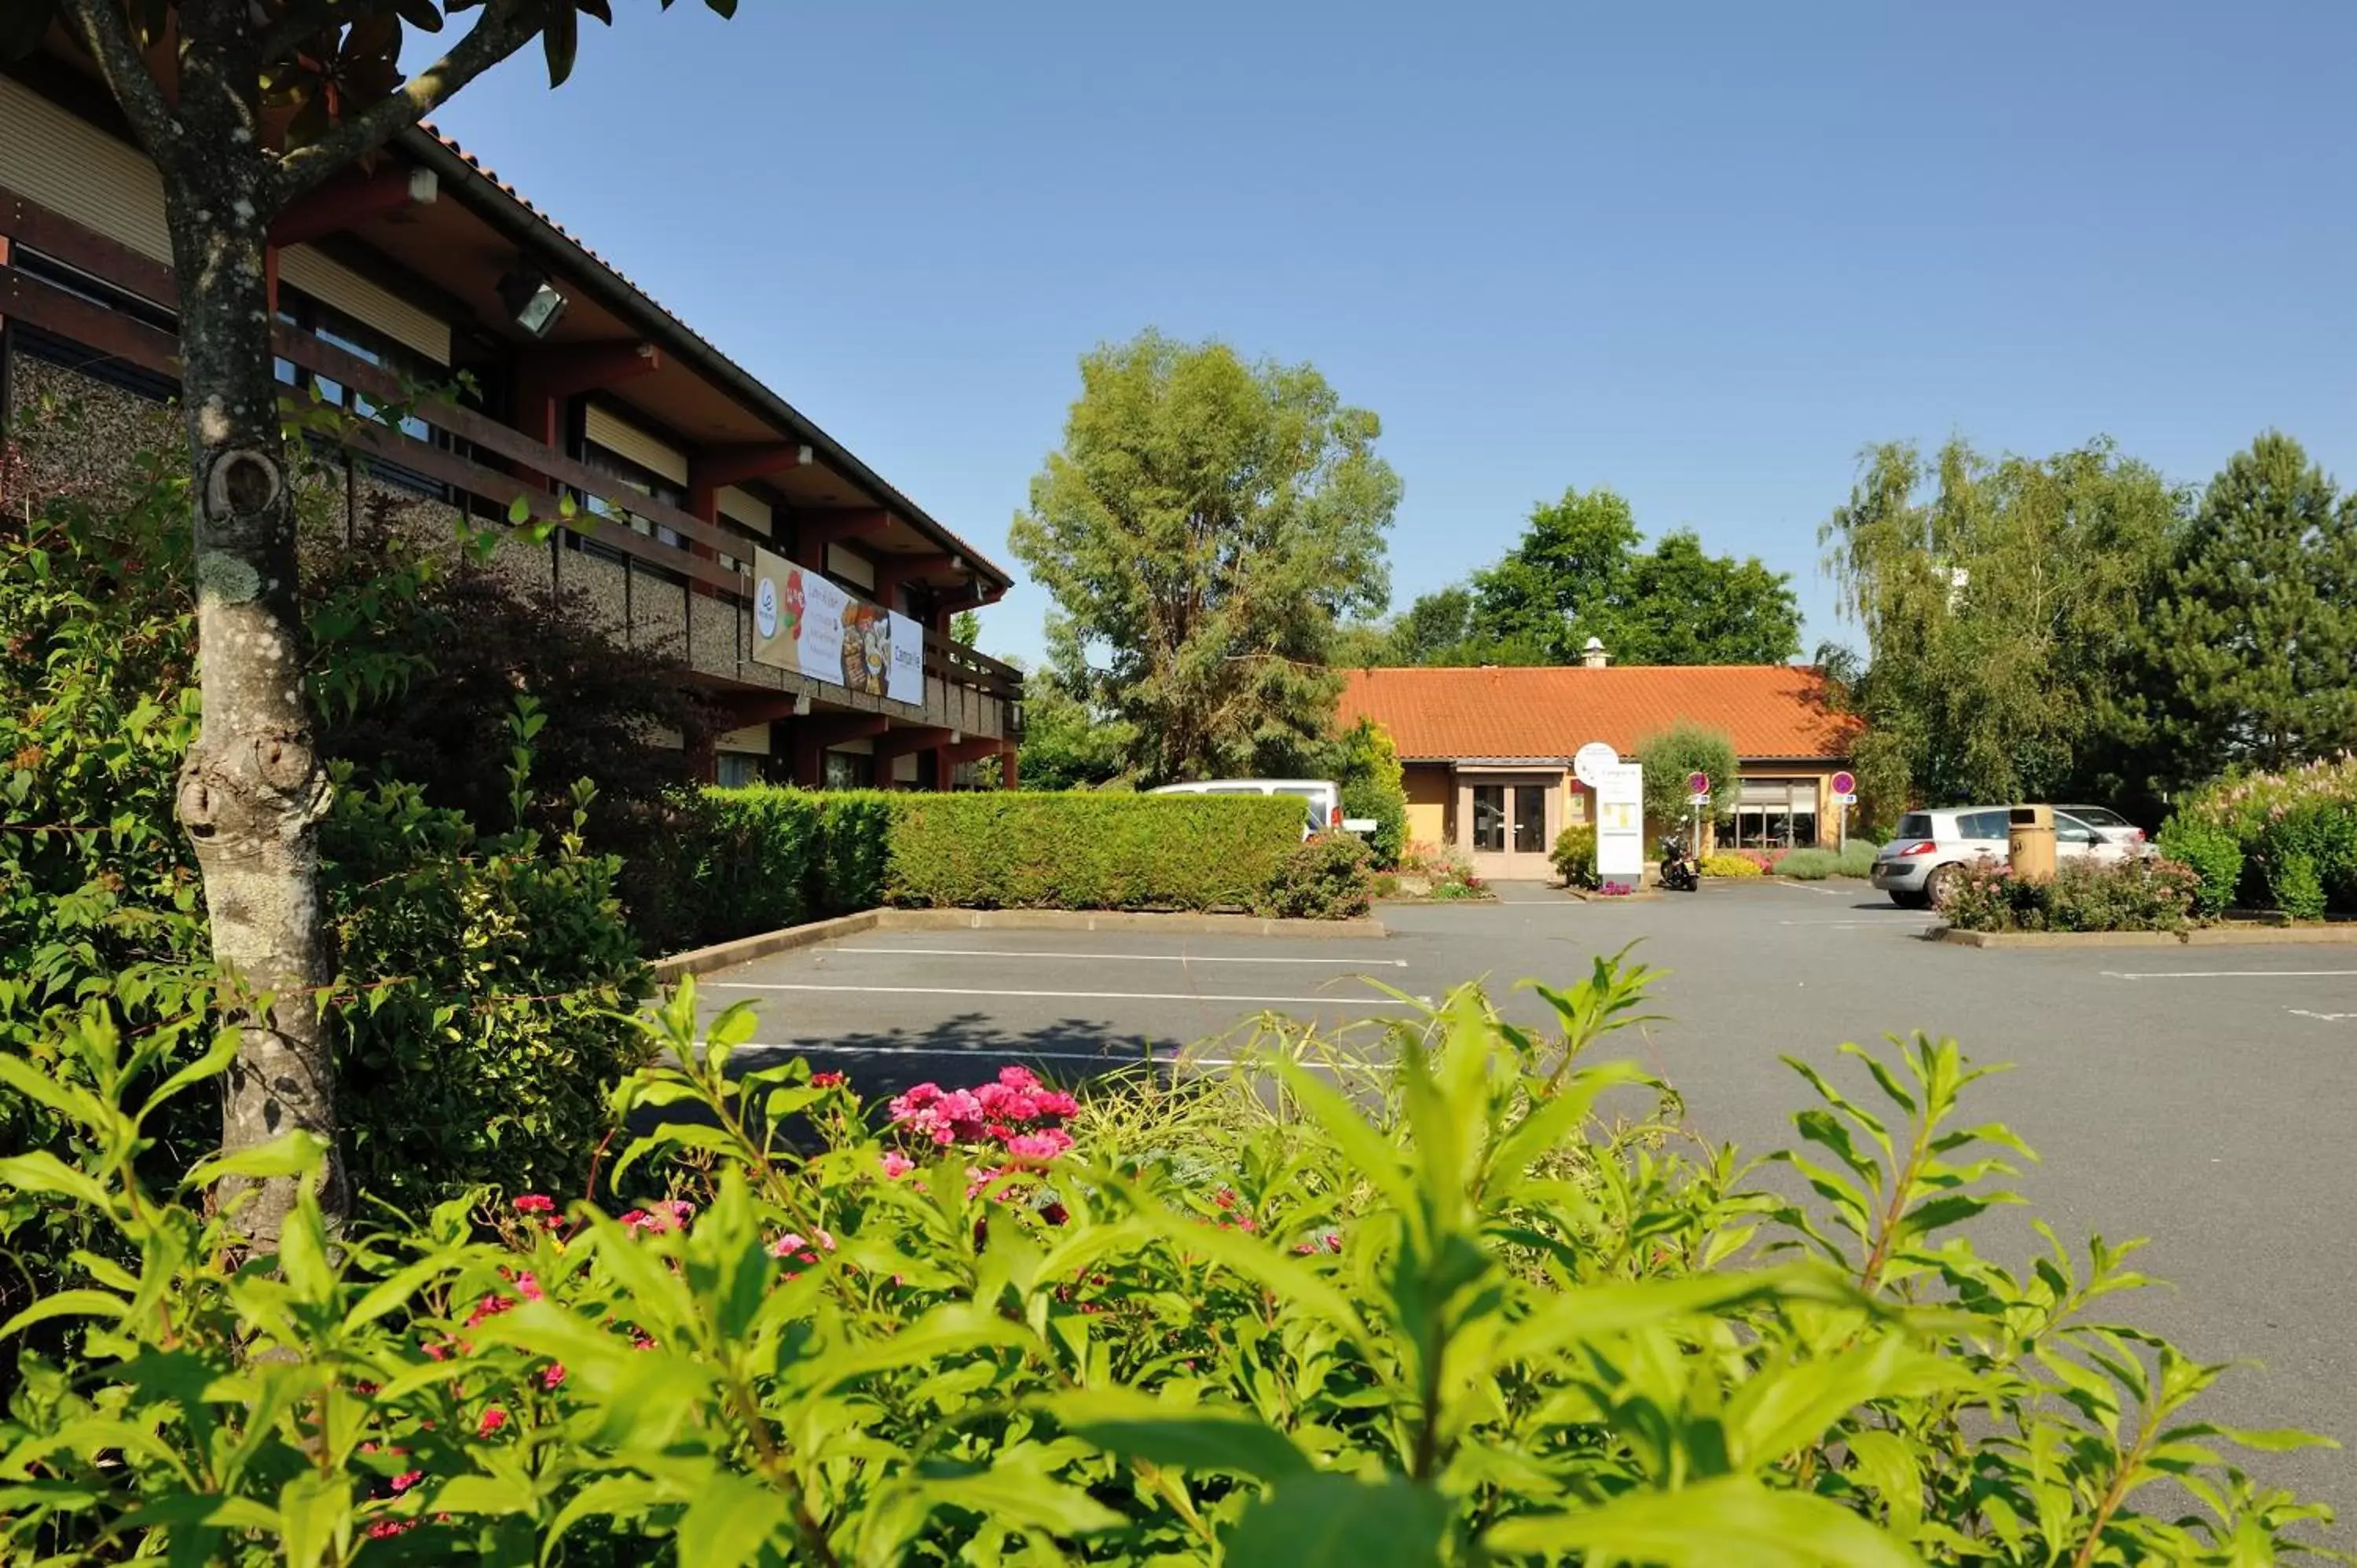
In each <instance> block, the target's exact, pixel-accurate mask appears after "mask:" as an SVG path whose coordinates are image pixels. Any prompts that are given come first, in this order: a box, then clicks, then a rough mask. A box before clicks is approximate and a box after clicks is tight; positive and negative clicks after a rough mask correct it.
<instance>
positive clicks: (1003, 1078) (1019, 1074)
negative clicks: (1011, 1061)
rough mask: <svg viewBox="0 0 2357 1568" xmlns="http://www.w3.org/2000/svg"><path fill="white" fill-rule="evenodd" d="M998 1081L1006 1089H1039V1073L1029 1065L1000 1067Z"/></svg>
mask: <svg viewBox="0 0 2357 1568" xmlns="http://www.w3.org/2000/svg"><path fill="white" fill-rule="evenodd" d="M998 1081H999V1084H1000V1086H1001V1087H1002V1088H1006V1089H1037V1088H1039V1074H1038V1073H1035V1072H1033V1071H1032V1070H1031V1069H1029V1068H1028V1067H1003V1068H1000V1069H998Z"/></svg>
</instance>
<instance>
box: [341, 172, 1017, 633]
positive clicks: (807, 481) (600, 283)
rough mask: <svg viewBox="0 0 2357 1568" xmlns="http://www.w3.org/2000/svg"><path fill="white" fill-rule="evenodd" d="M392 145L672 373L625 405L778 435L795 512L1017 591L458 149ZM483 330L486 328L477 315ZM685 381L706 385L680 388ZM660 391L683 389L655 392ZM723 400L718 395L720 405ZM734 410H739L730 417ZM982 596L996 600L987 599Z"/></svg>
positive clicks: (630, 390) (783, 490)
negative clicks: (862, 524)
mask: <svg viewBox="0 0 2357 1568" xmlns="http://www.w3.org/2000/svg"><path fill="white" fill-rule="evenodd" d="M395 140H396V145H397V146H398V148H399V150H400V153H401V155H402V156H404V157H406V158H410V159H413V160H414V161H415V163H416V164H417V165H418V166H421V167H424V168H426V169H430V170H431V171H433V173H434V175H435V176H436V178H437V180H438V181H439V183H440V188H441V196H442V200H443V201H444V202H445V203H449V204H452V205H455V206H457V207H460V208H463V209H465V210H466V212H467V213H468V215H470V216H472V217H474V218H476V219H478V220H480V221H481V222H482V223H484V224H486V225H487V226H489V227H490V229H491V230H492V231H495V232H496V233H497V234H498V235H499V236H500V238H501V239H502V240H504V241H505V242H507V243H509V244H511V245H513V246H514V247H515V250H516V252H517V253H519V254H521V255H522V256H523V257H525V258H526V259H528V260H530V261H532V262H533V263H538V264H539V265H541V266H544V267H545V268H547V269H548V270H549V272H550V274H552V275H553V276H557V277H560V278H561V279H562V280H563V282H564V283H565V285H567V286H568V287H570V288H573V289H577V290H579V291H580V294H581V295H583V296H585V297H586V299H587V301H588V302H589V303H591V304H592V305H594V306H596V307H597V313H598V314H602V315H604V316H607V317H611V318H612V321H613V324H614V325H616V326H619V328H620V329H621V330H622V331H623V332H624V333H625V334H627V335H630V336H633V337H635V338H639V339H640V340H643V341H644V342H646V343H648V344H651V345H652V346H653V347H654V348H655V349H658V350H660V352H661V353H662V356H663V357H664V358H665V359H666V360H669V361H670V362H671V363H670V365H669V366H667V367H666V369H668V370H671V371H673V372H674V373H673V374H672V375H669V376H664V375H662V373H661V372H658V373H657V374H656V375H653V376H648V377H643V378H640V379H639V380H637V381H634V382H632V383H630V385H628V386H627V387H625V388H618V389H617V393H618V395H619V396H620V397H621V398H622V400H623V401H625V402H631V403H642V404H654V403H661V404H662V405H666V406H665V407H664V408H663V409H662V412H665V413H669V412H670V410H671V408H672V407H679V408H682V409H683V410H685V411H687V417H684V418H683V417H681V416H680V415H679V414H673V416H672V423H673V424H680V425H682V426H683V427H684V433H686V434H689V435H702V436H705V437H706V438H710V439H716V440H740V441H741V440H744V439H748V438H758V437H759V435H766V436H768V437H769V438H770V439H776V438H777V437H779V436H780V435H783V436H784V437H786V438H787V439H789V440H792V441H799V442H802V443H803V444H806V445H808V446H810V447H811V448H812V451H813V456H814V457H815V459H816V461H815V462H814V463H813V464H812V465H809V466H808V467H803V468H802V469H801V470H799V471H796V470H788V471H787V472H786V473H785V474H783V475H781V476H780V477H779V478H778V480H777V482H776V484H775V485H774V486H773V488H775V489H778V490H779V492H780V494H781V495H782V496H783V497H784V498H785V499H787V500H788V501H789V502H790V503H791V504H801V505H804V506H815V507H830V506H851V505H858V504H862V503H865V504H867V505H871V506H873V505H880V506H881V507H882V508H883V509H884V510H886V511H887V512H888V513H890V514H892V516H893V517H894V518H896V519H897V520H899V521H902V522H904V523H905V524H907V525H908V527H907V530H906V531H905V532H904V531H902V530H899V529H895V530H891V531H889V533H890V534H891V535H899V536H900V537H889V536H879V537H877V538H876V539H874V540H872V541H870V542H871V543H873V544H875V545H877V546H878V547H880V548H882V549H883V550H885V551H887V552H893V551H895V550H897V551H898V552H899V553H909V552H920V551H925V550H931V551H937V552H940V553H944V554H946V555H950V556H954V557H956V558H957V564H958V566H959V568H960V569H963V570H967V571H970V572H971V573H972V574H973V575H974V577H975V578H977V579H978V580H979V581H980V583H981V584H984V585H987V586H988V587H989V588H995V589H996V591H997V592H998V593H1004V592H1005V591H1006V589H1007V588H1009V587H1012V586H1013V585H1014V578H1013V576H1012V575H1010V574H1009V573H1008V572H1006V569H1005V568H1003V567H1000V566H998V565H997V564H995V563H993V562H992V561H990V560H989V559H988V558H987V557H985V556H984V555H983V554H982V553H980V552H978V551H976V550H975V549H974V547H973V546H972V545H970V544H968V543H967V542H965V541H964V540H963V539H962V538H960V537H959V536H958V535H957V534H956V533H955V532H952V530H950V529H949V528H947V527H946V526H944V525H943V524H942V523H941V522H939V521H936V520H935V519H934V518H933V517H932V516H931V514H929V513H928V512H926V511H925V510H924V509H923V508H921V507H920V506H919V505H917V503H916V502H914V501H912V500H910V499H909V498H908V497H907V496H905V495H903V494H902V493H901V492H900V491H899V489H896V488H895V487H893V486H892V485H890V484H888V483H887V482H886V480H885V479H884V478H883V476H881V475H880V474H878V473H877V472H876V471H875V470H874V469H873V468H871V467H868V466H867V465H866V463H864V462H862V461H860V460H859V458H858V457H856V456H854V455H853V454H852V453H851V452H850V451H849V450H847V449H846V448H845V447H844V446H843V445H842V444H841V443H840V442H837V441H836V440H835V439H834V437H832V436H830V435H827V433H826V432H825V431H823V430H822V429H820V428H819V427H818V425H817V424H815V423H814V422H813V421H812V420H811V419H810V418H809V417H808V416H807V415H805V414H804V413H802V411H800V410H799V409H797V408H795V407H794V406H793V405H792V404H791V403H788V402H786V400H785V399H784V398H782V397H780V396H779V395H778V394H777V393H776V392H772V391H771V390H770V388H769V387H768V386H766V385H764V384H763V383H762V382H761V381H759V379H758V378H756V377H755V376H754V375H753V374H752V373H751V372H750V371H747V370H746V369H745V368H744V367H743V366H741V365H739V364H737V362H736V361H735V360H731V359H730V358H728V356H727V355H726V354H724V353H722V352H721V351H720V350H719V349H717V348H716V347H715V346H714V345H713V344H712V343H711V342H710V341H709V340H708V339H706V338H704V337H703V336H701V335H700V334H698V333H697V332H695V331H694V330H693V329H692V328H689V327H688V326H687V324H686V323H685V322H683V321H682V320H680V318H679V317H676V316H673V314H672V313H671V312H670V311H669V310H667V309H665V308H664V307H663V306H661V305H659V304H657V303H656V302H655V301H654V300H653V299H652V298H651V297H650V296H649V295H647V294H646V292H645V291H644V290H642V289H640V287H639V286H638V285H635V284H633V283H631V282H630V280H629V279H628V278H626V277H624V276H623V275H622V274H620V273H619V272H617V271H615V270H614V268H613V267H612V266H611V265H610V264H608V263H607V262H606V261H605V259H604V258H602V257H600V256H598V255H597V253H596V252H592V251H590V250H589V249H588V248H587V246H585V245H583V244H582V243H581V242H578V241H576V240H575V239H574V238H573V237H572V236H571V235H570V234H567V233H566V232H565V231H564V230H562V229H560V228H558V227H557V226H556V224H555V223H554V222H553V221H551V220H549V219H548V218H546V217H545V216H544V215H543V214H542V213H541V212H540V211H538V210H537V209H534V208H533V206H532V205H531V203H529V202H528V201H526V200H524V199H522V197H521V196H519V195H517V194H516V193H515V192H513V191H511V190H510V189H509V188H507V187H506V186H503V185H501V184H500V182H499V180H498V179H497V178H496V177H493V176H492V175H490V173H488V172H487V171H485V170H484V169H483V168H482V167H481V166H479V165H478V164H477V163H476V162H475V161H474V160H473V159H471V158H469V157H468V156H466V154H465V153H463V152H462V151H460V150H459V149H458V148H457V146H456V145H453V144H452V143H450V142H448V141H446V140H445V139H443V138H442V137H441V136H440V135H438V134H436V133H435V132H433V131H431V130H429V129H427V128H425V127H424V126H418V127H414V128H413V129H411V130H408V131H404V132H403V133H402V134H401V135H400V136H399V137H397V138H396V139H395ZM366 237H368V238H371V239H374V238H375V236H374V235H368V236H366ZM396 243H397V241H396ZM445 254H446V255H447V252H445ZM470 292H471V291H470ZM477 324H478V325H479V326H481V325H484V323H483V322H482V320H481V317H480V316H478V322H477ZM565 328H566V329H567V330H579V329H581V328H580V325H579V324H577V323H575V322H571V321H568V322H567V323H566V324H565ZM659 381H661V382H665V383H669V382H679V383H682V384H678V385H669V384H665V385H658V384H657V383H658V382H659ZM687 381H700V382H702V383H704V385H703V386H702V387H694V386H690V385H687V384H685V383H686V382H687ZM699 392H700V393H701V394H702V395H701V396H699V395H698V393H699ZM714 394H719V395H718V396H717V397H716V396H715V395H714ZM727 403H734V404H736V405H737V409H730V408H727V407H726V406H725V404H727ZM739 411H743V412H739ZM743 413H750V414H751V415H753V416H754V418H755V420H756V421H757V422H758V424H759V426H760V427H761V428H760V429H759V431H758V432H757V431H755V430H753V429H750V428H748V429H746V430H737V429H733V428H729V427H728V424H727V423H726V422H727V421H728V420H729V417H730V415H732V414H735V415H736V417H737V418H739V419H741V418H743ZM698 415H702V416H705V417H697V416H698ZM836 476H839V477H840V479H841V481H842V484H841V485H839V486H838V485H835V484H831V483H830V480H831V479H833V478H834V477H836ZM845 487H847V489H846V488H845ZM983 596H984V597H996V594H990V593H987V592H985V594H984V595H983Z"/></svg>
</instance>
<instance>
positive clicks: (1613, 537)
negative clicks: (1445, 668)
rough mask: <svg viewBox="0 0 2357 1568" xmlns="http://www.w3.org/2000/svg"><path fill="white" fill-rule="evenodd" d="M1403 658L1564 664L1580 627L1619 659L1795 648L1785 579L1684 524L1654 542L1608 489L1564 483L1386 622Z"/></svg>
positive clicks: (1719, 657) (1744, 656)
mask: <svg viewBox="0 0 2357 1568" xmlns="http://www.w3.org/2000/svg"><path fill="white" fill-rule="evenodd" d="M1391 629H1392V634H1393V646H1392V648H1391V650H1390V651H1391V652H1392V653H1393V654H1394V662H1397V663H1403V664H1471V663H1492V664H1569V663H1576V662H1577V661H1578V660H1579V657H1580V654H1581V650H1583V648H1584V647H1585V645H1586V644H1587V639H1589V638H1591V637H1593V638H1595V639H1598V641H1600V642H1601V643H1603V644H1604V646H1605V648H1606V649H1607V650H1609V652H1610V653H1611V655H1612V658H1613V660H1615V662H1618V663H1622V664H1776V663H1781V662H1782V661H1784V660H1788V659H1790V658H1792V656H1793V655H1794V654H1795V653H1797V652H1799V651H1800V639H1801V609H1800V604H1799V601H1798V600H1797V599H1795V598H1794V596H1793V594H1792V582H1791V579H1790V578H1788V577H1787V576H1785V575H1783V574H1781V573H1779V572H1771V571H1770V570H1769V569H1768V568H1767V567H1766V566H1765V565H1762V564H1760V561H1759V560H1758V558H1757V557H1752V558H1748V559H1745V560H1740V561H1738V560H1737V559H1735V558H1734V557H1733V556H1724V555H1712V554H1709V553H1706V552H1705V551H1704V549H1703V547H1702V541H1701V540H1700V539H1699V538H1697V537H1696V536H1695V533H1694V532H1692V531H1691V530H1687V529H1679V530H1676V531H1674V532H1670V533H1666V534H1664V535H1663V536H1662V537H1661V538H1660V539H1659V540H1657V541H1655V542H1654V544H1653V546H1652V549H1650V550H1648V549H1646V548H1644V535H1643V534H1642V533H1641V532H1640V531H1639V529H1638V527H1637V520H1636V516H1635V514H1634V513H1633V512H1632V511H1631V510H1630V507H1629V503H1628V502H1627V501H1626V500H1624V499H1621V497H1620V496H1619V495H1618V494H1616V493H1615V492H1613V491H1612V490H1609V489H1603V488H1600V487H1599V488H1598V489H1592V490H1587V491H1582V490H1579V489H1567V490H1566V491H1565V492H1564V493H1563V497H1562V499H1559V500H1556V501H1555V502H1553V503H1551V504H1545V505H1541V506H1537V507H1534V508H1533V509H1532V510H1531V518H1530V524H1529V526H1528V527H1527V528H1525V529H1524V530H1523V536H1522V538H1521V539H1520V540H1519V541H1518V542H1516V543H1515V545H1514V547H1513V549H1512V550H1510V551H1508V552H1507V553H1506V554H1505V556H1504V557H1503V558H1502V559H1501V560H1500V561H1499V562H1498V563H1497V564H1495V565H1493V566H1490V567H1487V568H1485V569H1483V570H1481V571H1480V572H1476V573H1475V574H1474V575H1473V580H1472V584H1471V585H1470V587H1469V588H1445V589H1442V590H1440V591H1439V592H1438V593H1436V594H1427V595H1426V596H1424V597H1423V598H1420V599H1418V600H1417V601H1416V603H1415V607H1413V608H1411V609H1410V610H1409V612H1408V613H1407V614H1406V615H1405V616H1404V617H1402V618H1400V619H1399V620H1398V621H1397V622H1395V623H1394V625H1393V627H1392V628H1391Z"/></svg>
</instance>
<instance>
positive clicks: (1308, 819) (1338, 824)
mask: <svg viewBox="0 0 2357 1568" xmlns="http://www.w3.org/2000/svg"><path fill="white" fill-rule="evenodd" d="M1148 793H1151V794H1156V795H1297V796H1299V797H1300V798H1301V803H1302V812H1303V819H1302V828H1301V836H1302V837H1303V838H1308V836H1309V835H1310V834H1311V833H1324V832H1340V831H1341V829H1342V826H1343V823H1342V787H1341V786H1340V784H1337V783H1335V782H1334V781H1333V780H1332V779H1200V780H1198V781H1196V782H1194V783H1191V784H1165V785H1164V786H1162V788H1160V789H1155V790H1150V791H1148ZM1368 825H1369V826H1370V828H1372V825H1373V824H1372V823H1370V824H1368Z"/></svg>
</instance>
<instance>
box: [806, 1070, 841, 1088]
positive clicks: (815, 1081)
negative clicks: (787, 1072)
mask: <svg viewBox="0 0 2357 1568" xmlns="http://www.w3.org/2000/svg"><path fill="white" fill-rule="evenodd" d="M843 1084H844V1078H843V1075H842V1074H841V1073H839V1072H814V1073H813V1074H811V1087H812V1088H813V1089H841V1088H842V1087H843Z"/></svg>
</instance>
